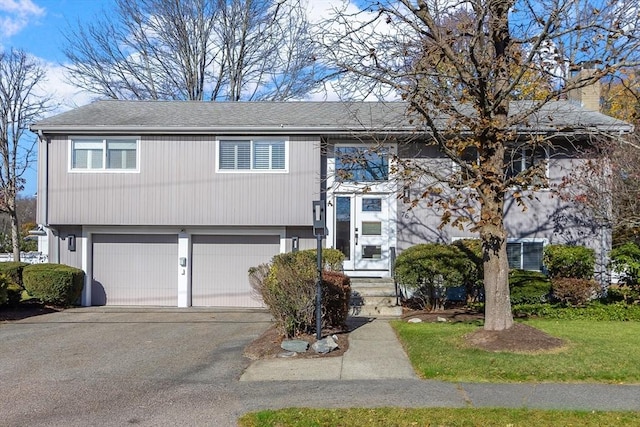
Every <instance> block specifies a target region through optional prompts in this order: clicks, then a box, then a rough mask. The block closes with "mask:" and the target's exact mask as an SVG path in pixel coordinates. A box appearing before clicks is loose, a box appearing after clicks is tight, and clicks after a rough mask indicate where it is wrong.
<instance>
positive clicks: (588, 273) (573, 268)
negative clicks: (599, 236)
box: [543, 245, 596, 279]
mask: <svg viewBox="0 0 640 427" xmlns="http://www.w3.org/2000/svg"><path fill="white" fill-rule="evenodd" d="M543 262H544V265H545V266H546V268H547V271H548V273H549V277H551V278H554V277H568V278H574V279H591V278H593V274H594V271H595V265H596V257H595V251H594V250H593V249H591V248H586V247H584V246H570V245H548V246H546V247H545V248H544V252H543Z"/></svg>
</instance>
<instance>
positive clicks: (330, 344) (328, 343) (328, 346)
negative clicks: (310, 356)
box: [311, 337, 338, 354]
mask: <svg viewBox="0 0 640 427" xmlns="http://www.w3.org/2000/svg"><path fill="white" fill-rule="evenodd" d="M311 348H313V349H314V350H315V352H316V353H320V354H326V353H329V352H330V351H333V350H335V349H336V348H338V343H336V341H335V340H334V339H333V337H326V338H323V339H321V340H320V341H316V342H314V343H313V344H312V345H311Z"/></svg>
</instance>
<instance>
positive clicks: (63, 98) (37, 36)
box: [0, 0, 357, 195]
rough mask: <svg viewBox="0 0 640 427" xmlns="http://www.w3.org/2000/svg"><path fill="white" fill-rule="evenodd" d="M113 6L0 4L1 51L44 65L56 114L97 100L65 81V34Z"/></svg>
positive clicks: (323, 3) (320, 8) (32, 186)
mask: <svg viewBox="0 0 640 427" xmlns="http://www.w3.org/2000/svg"><path fill="white" fill-rule="evenodd" d="M343 1H348V0H308V5H309V6H308V11H309V17H310V19H311V20H312V21H313V20H315V19H319V18H321V17H326V16H327V14H328V11H329V10H331V8H332V7H333V6H334V5H337V4H340V3H342V2H343ZM356 3H357V2H356ZM113 6H114V0H0V51H2V50H5V49H10V48H16V49H22V50H24V51H25V52H27V53H28V54H31V55H33V56H35V57H37V58H38V59H39V60H40V61H41V63H42V64H43V66H44V67H45V68H46V70H47V82H46V84H45V85H44V88H43V90H44V91H45V93H46V94H47V95H48V96H51V97H52V98H53V100H54V101H55V103H56V104H57V105H59V108H58V109H57V110H56V111H55V113H60V112H63V111H66V110H69V109H71V108H74V107H77V106H81V105H85V104H87V103H89V102H91V100H92V99H94V97H93V96H92V95H90V94H88V93H86V92H83V91H80V90H78V89H77V88H74V87H72V86H70V85H69V84H67V83H66V81H65V77H64V67H63V65H64V62H65V56H64V54H63V48H64V45H65V43H66V41H65V38H64V31H65V30H66V29H68V28H69V27H75V26H76V25H77V23H78V22H80V23H83V22H91V20H92V18H93V17H95V16H96V15H98V14H101V13H103V12H104V11H108V10H110V9H113ZM314 18H315V19H314ZM31 169H32V170H30V171H29V173H28V175H27V176H26V179H27V183H26V185H25V189H24V191H23V194H24V195H34V194H36V192H37V188H36V165H35V164H33V165H32V168H31Z"/></svg>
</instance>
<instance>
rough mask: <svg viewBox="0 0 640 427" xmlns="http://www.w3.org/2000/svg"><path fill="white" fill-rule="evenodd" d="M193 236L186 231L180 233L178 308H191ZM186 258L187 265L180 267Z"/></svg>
mask: <svg viewBox="0 0 640 427" xmlns="http://www.w3.org/2000/svg"><path fill="white" fill-rule="evenodd" d="M191 247H192V243H191V235H190V234H188V233H185V232H184V230H182V231H180V233H178V259H177V263H176V264H177V266H178V307H190V306H191V286H192V285H191V280H192V278H191ZM181 258H185V260H186V265H184V266H183V265H180V261H181Z"/></svg>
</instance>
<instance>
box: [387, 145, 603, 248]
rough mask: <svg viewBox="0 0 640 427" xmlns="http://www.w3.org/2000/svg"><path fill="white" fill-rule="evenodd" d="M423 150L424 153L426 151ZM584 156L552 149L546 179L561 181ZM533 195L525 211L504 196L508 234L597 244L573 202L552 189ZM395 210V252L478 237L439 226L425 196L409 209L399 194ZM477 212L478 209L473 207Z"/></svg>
mask: <svg viewBox="0 0 640 427" xmlns="http://www.w3.org/2000/svg"><path fill="white" fill-rule="evenodd" d="M412 154H413V155H414V158H420V157H424V159H423V160H421V161H422V162H423V166H426V167H430V168H438V169H439V170H443V169H444V168H451V167H452V162H451V160H449V159H446V158H442V157H441V156H440V157H436V156H435V155H434V153H433V152H431V153H428V154H427V155H423V156H421V155H416V153H415V152H414V153H412ZM425 154H426V153H425ZM582 161H583V160H581V159H577V158H575V155H574V156H571V155H569V154H567V151H566V150H562V149H559V150H558V151H556V152H554V153H551V158H550V160H549V182H550V187H551V188H553V187H554V186H556V185H557V184H559V183H560V181H561V179H562V177H563V176H566V175H567V173H569V172H570V171H572V170H575V169H576V167H577V166H578V164H579V163H580V162H582ZM420 190H421V188H420V186H415V187H413V188H412V194H414V195H415V194H420V192H421V191H420ZM533 196H534V198H533V199H532V200H529V199H528V198H526V197H525V198H524V201H525V204H526V206H527V209H526V211H523V210H522V207H520V206H518V205H517V204H516V203H515V201H514V200H513V199H512V198H510V197H507V201H506V203H505V227H506V230H507V234H508V237H509V238H513V239H520V238H532V239H546V240H547V241H548V242H549V243H559V244H576V245H585V246H590V247H594V248H595V249H598V248H599V246H600V245H599V240H598V239H599V233H600V230H599V229H598V228H597V227H596V225H595V224H594V223H593V222H592V221H589V219H588V218H587V217H585V215H584V212H580V211H579V210H578V209H577V208H576V206H575V205H574V204H572V203H570V202H567V201H565V200H562V199H561V198H560V197H558V195H557V194H556V192H554V191H553V190H541V191H538V192H536V193H535V194H533ZM397 210H398V224H397V230H398V241H397V245H398V253H400V252H401V251H402V250H403V249H406V248H408V247H410V246H412V245H415V244H418V243H428V242H441V243H447V242H451V239H452V238H453V237H478V235H477V233H473V232H471V231H469V230H468V229H463V230H460V229H458V228H455V227H450V226H445V227H442V228H440V227H439V226H440V222H441V216H440V215H441V212H440V211H439V209H438V208H437V207H428V206H427V202H426V201H425V200H421V201H420V203H419V204H418V205H417V206H416V207H413V208H412V209H409V205H408V204H406V203H404V202H403V200H402V199H401V198H400V199H398V201H397ZM476 212H478V210H477V209H476Z"/></svg>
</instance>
